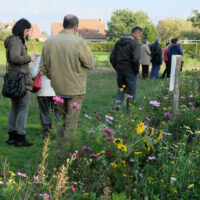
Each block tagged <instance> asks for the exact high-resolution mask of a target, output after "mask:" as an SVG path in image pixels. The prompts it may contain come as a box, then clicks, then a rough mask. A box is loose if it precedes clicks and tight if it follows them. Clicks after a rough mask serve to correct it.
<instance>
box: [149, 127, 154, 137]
mask: <svg viewBox="0 0 200 200" xmlns="http://www.w3.org/2000/svg"><path fill="white" fill-rule="evenodd" d="M154 130H155V129H154V128H151V135H150V136H152V135H153V134H154Z"/></svg>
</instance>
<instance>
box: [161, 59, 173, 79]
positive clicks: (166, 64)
mask: <svg viewBox="0 0 200 200" xmlns="http://www.w3.org/2000/svg"><path fill="white" fill-rule="evenodd" d="M165 66H166V68H165V71H164V72H163V74H162V78H165V75H166V74H167V77H168V78H169V77H170V73H171V63H170V61H165Z"/></svg>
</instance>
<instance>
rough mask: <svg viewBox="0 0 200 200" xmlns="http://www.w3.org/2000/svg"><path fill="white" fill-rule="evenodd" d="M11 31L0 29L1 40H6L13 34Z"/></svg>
mask: <svg viewBox="0 0 200 200" xmlns="http://www.w3.org/2000/svg"><path fill="white" fill-rule="evenodd" d="M11 34H12V33H11V31H10V30H4V29H2V30H0V41H4V40H5V39H6V38H7V37H8V36H9V35H11Z"/></svg>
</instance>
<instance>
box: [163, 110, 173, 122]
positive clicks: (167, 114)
mask: <svg viewBox="0 0 200 200" xmlns="http://www.w3.org/2000/svg"><path fill="white" fill-rule="evenodd" d="M164 118H165V119H167V120H170V119H172V114H171V113H170V112H165V113H164Z"/></svg>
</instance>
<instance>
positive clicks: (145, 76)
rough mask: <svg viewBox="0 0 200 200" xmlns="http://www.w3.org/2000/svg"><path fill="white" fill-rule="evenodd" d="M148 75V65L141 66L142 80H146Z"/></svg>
mask: <svg viewBox="0 0 200 200" xmlns="http://www.w3.org/2000/svg"><path fill="white" fill-rule="evenodd" d="M148 75H149V65H142V78H147V77H148Z"/></svg>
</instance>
